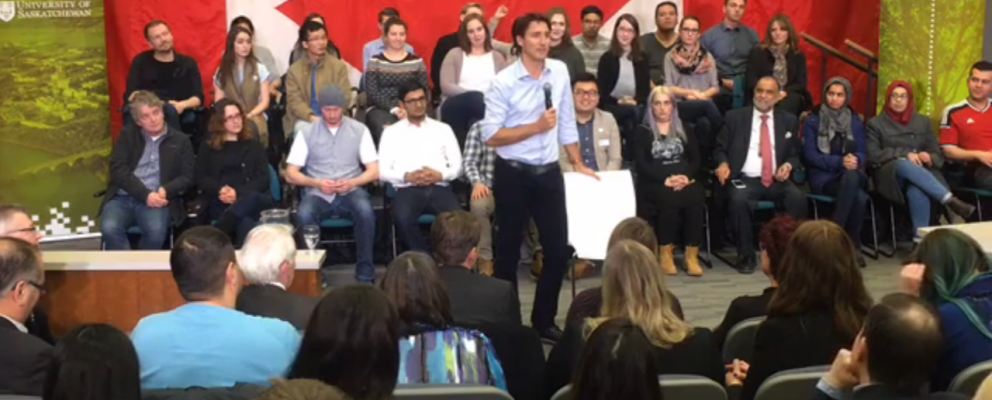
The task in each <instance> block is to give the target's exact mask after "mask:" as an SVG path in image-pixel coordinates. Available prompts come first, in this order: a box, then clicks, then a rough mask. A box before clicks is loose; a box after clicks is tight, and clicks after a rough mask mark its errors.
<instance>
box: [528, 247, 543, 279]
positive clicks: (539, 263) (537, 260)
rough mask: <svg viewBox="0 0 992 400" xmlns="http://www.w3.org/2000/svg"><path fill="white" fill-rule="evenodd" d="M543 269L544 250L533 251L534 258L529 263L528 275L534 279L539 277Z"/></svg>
mask: <svg viewBox="0 0 992 400" xmlns="http://www.w3.org/2000/svg"><path fill="white" fill-rule="evenodd" d="M543 269H544V252H543V251H541V250H538V251H535V252H534V260H533V261H532V262H531V264H530V276H532V277H533V278H534V279H537V278H540V277H541V271H542V270H543Z"/></svg>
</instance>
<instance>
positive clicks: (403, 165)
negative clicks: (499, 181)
mask: <svg viewBox="0 0 992 400" xmlns="http://www.w3.org/2000/svg"><path fill="white" fill-rule="evenodd" d="M427 95H428V92H427V88H425V87H424V86H422V85H421V84H420V83H417V82H407V83H405V84H404V85H403V86H400V89H399V96H398V100H399V101H400V108H401V109H402V111H403V114H404V115H405V116H406V118H404V119H401V120H399V121H398V122H397V123H395V124H393V125H390V126H389V127H387V128H386V130H384V131H383V132H382V140H381V141H380V142H379V159H380V164H381V166H382V174H381V179H382V181H383V182H386V183H389V184H391V185H393V187H394V188H396V197H395V198H394V200H393V203H392V207H391V208H392V212H393V220H394V222H395V224H396V233H397V234H398V235H399V236H400V239H401V240H402V241H403V242H404V243H406V245H407V246H408V247H409V248H410V250H415V251H422V252H427V251H428V248H427V244H426V241H425V240H424V237H423V235H422V234H421V233H420V226H419V224H418V222H417V220H418V219H419V218H420V215H421V214H424V213H430V214H435V215H436V214H440V213H443V212H447V211H454V210H457V209H459V207H460V205H459V204H458V198H457V197H455V194H454V192H452V191H451V181H453V180H455V179H456V178H458V176H459V175H461V172H462V153H461V149H460V148H459V147H458V139H456V138H455V133H454V131H452V130H451V127H450V126H448V125H447V124H445V123H443V122H440V121H437V120H434V119H431V118H428V117H427V108H428V104H427V101H428V100H427Z"/></svg>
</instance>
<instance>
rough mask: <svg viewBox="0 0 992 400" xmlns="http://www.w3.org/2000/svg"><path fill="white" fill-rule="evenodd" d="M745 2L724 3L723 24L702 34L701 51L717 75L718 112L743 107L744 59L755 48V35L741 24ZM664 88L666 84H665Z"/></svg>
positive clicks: (725, 0) (732, 0)
mask: <svg viewBox="0 0 992 400" xmlns="http://www.w3.org/2000/svg"><path fill="white" fill-rule="evenodd" d="M746 8H747V0H724V2H723V21H722V22H720V23H719V24H718V25H717V26H714V27H712V28H710V29H709V30H708V31H706V33H705V34H703V47H705V48H706V49H707V50H709V51H710V52H712V53H713V57H714V58H716V66H717V69H718V70H719V71H720V98H719V99H718V100H717V105H719V106H720V111H721V112H726V111H729V110H733V109H737V108H741V107H743V106H744V103H745V100H744V90H745V88H744V84H745V82H744V81H745V79H744V76H745V74H746V73H747V59H748V55H750V54H751V50H753V49H754V46H757V45H758V32H755V30H754V29H752V28H751V27H749V26H745V25H743V24H742V22H741V20H742V19H743V18H744V10H745V9H746ZM666 84H667V83H666Z"/></svg>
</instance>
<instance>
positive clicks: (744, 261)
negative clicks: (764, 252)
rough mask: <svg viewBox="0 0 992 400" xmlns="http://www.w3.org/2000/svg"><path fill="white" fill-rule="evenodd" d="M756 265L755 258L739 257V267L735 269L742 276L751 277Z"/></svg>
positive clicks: (736, 266)
mask: <svg viewBox="0 0 992 400" xmlns="http://www.w3.org/2000/svg"><path fill="white" fill-rule="evenodd" d="M756 264H757V263H756V262H755V258H754V256H737V265H735V266H734V269H736V270H737V272H740V273H742V274H745V275H751V274H753V273H754V269H755V266H756Z"/></svg>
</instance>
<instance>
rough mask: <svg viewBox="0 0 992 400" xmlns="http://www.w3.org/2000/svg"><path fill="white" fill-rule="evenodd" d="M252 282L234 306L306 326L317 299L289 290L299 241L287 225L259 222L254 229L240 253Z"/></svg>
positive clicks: (261, 315)
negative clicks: (296, 240) (261, 223)
mask: <svg viewBox="0 0 992 400" xmlns="http://www.w3.org/2000/svg"><path fill="white" fill-rule="evenodd" d="M238 263H239V264H240V265H241V271H242V272H243V273H244V275H245V280H246V281H248V283H249V285H248V286H247V287H245V288H244V289H242V290H241V294H239V295H238V302H237V305H236V306H235V307H236V308H237V309H238V310H239V311H241V312H243V313H245V314H250V315H256V316H259V317H269V318H277V319H281V320H283V321H286V322H289V323H290V324H292V325H293V326H294V327H296V329H299V330H303V329H304V328H306V326H307V321H309V320H310V313H311V312H312V311H313V308H314V307H316V306H317V301H318V299H316V298H313V297H308V296H303V295H299V294H296V293H290V292H288V291H287V289H289V287H290V286H291V285H292V284H293V275H294V273H295V272H296V242H294V241H293V231H292V229H291V228H290V227H288V226H285V225H260V226H258V227H256V228H255V229H252V231H251V232H249V233H248V237H247V238H246V239H245V244H244V247H242V248H241V253H240V254H239V255H238Z"/></svg>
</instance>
